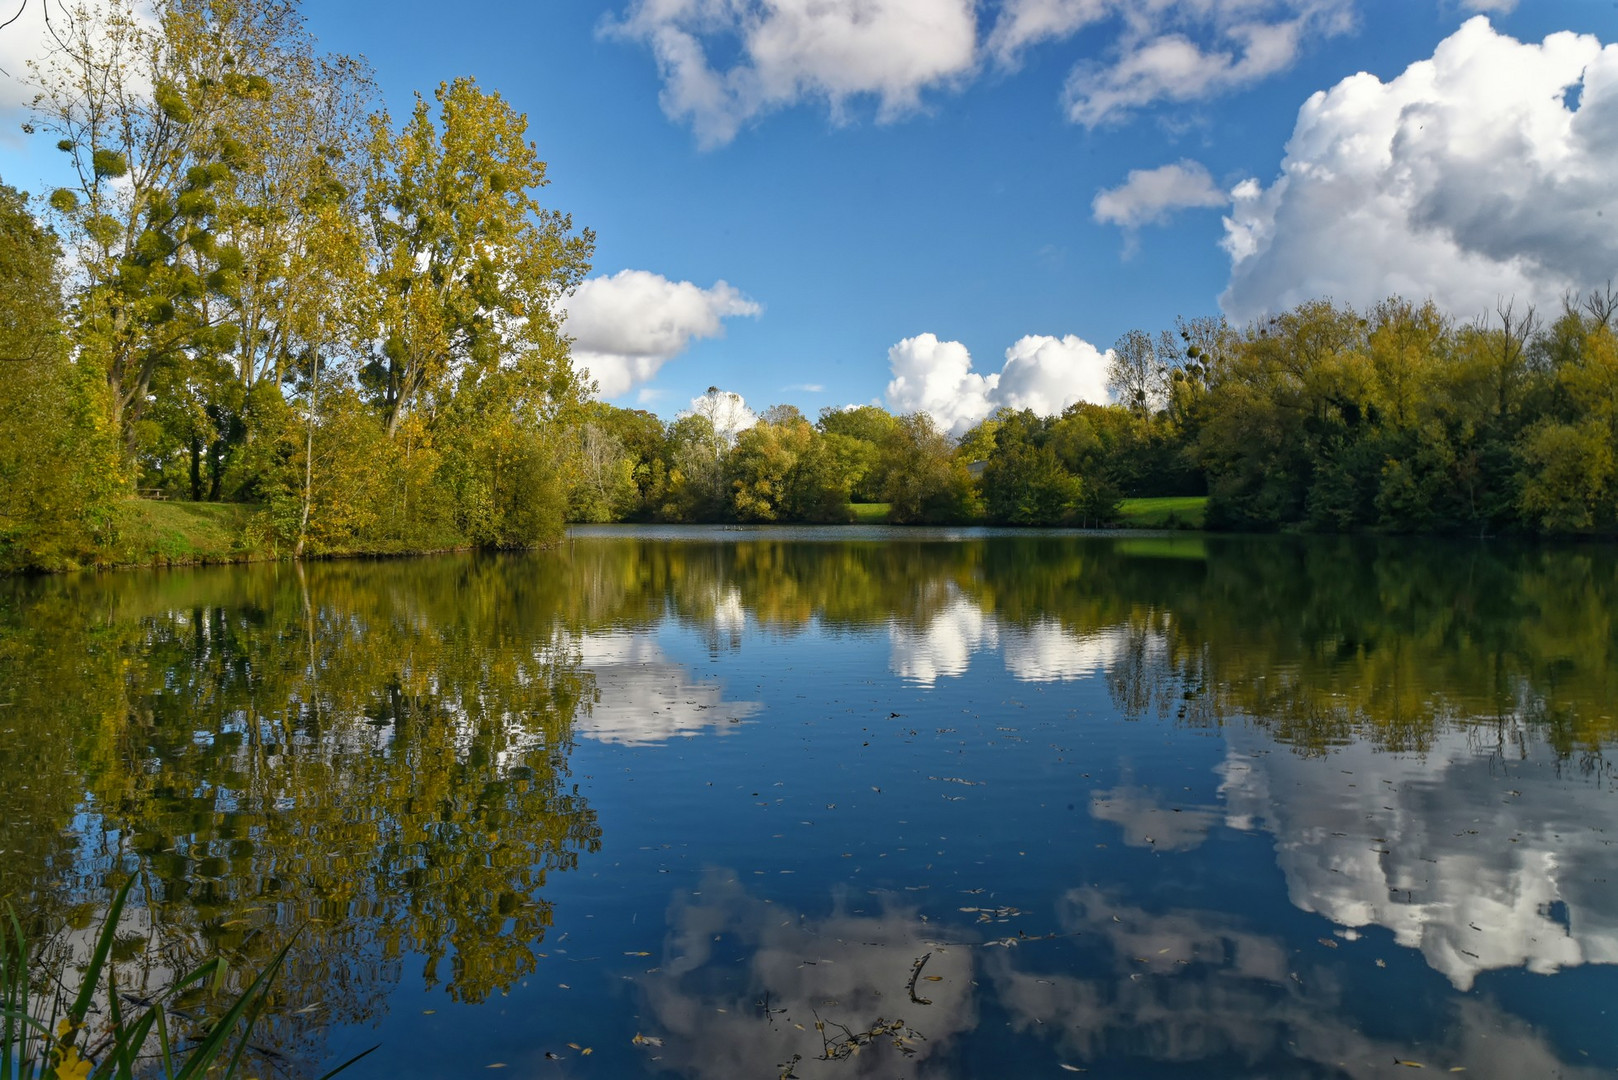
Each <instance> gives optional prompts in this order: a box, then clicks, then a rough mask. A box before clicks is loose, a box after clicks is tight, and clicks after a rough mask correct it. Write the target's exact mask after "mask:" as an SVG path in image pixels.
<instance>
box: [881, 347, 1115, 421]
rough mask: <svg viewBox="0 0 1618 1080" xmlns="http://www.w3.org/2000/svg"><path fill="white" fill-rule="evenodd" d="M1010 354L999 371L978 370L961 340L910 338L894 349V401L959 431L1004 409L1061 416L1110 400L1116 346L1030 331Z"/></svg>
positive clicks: (890, 400) (898, 407) (895, 406)
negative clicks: (1109, 374)
mask: <svg viewBox="0 0 1618 1080" xmlns="http://www.w3.org/2000/svg"><path fill="white" fill-rule="evenodd" d="M1005 356H1006V362H1005V365H1004V366H1003V367H1002V368H1001V369H1000V370H999V371H996V372H990V373H989V374H987V375H984V374H981V373H979V372H977V371H974V370H973V368H972V354H971V353H970V352H969V351H968V350H967V348H966V346H965V345H963V344H961V343H960V342H959V341H940V340H939V339H938V336H937V335H936V334H918V335H916V336H915V337H911V338H905V339H904V340H903V341H900V342H899V343H898V344H897V345H894V346H893V347H892V348H891V349H889V350H888V367H889V370H891V371H892V373H893V379H892V381H891V382H889V383H888V390H887V406H888V408H889V409H892V410H893V411H895V412H899V413H912V412H924V413H927V414H928V415H930V416H931V417H932V418H933V420H934V421H936V422H937V424H938V425H939V427H941V428H944V429H945V430H947V431H949V432H950V433H951V434H954V435H959V434H961V433H962V432H964V431H966V429H967V428H969V427H971V426H972V425H973V424H975V423H977V422H978V421H979V420H982V419H983V418H984V417H986V416H988V415H989V414H990V413H992V412H994V411H995V410H996V409H998V408H1001V407H1002V406H1004V407H1008V408H1012V409H1032V410H1033V411H1034V412H1035V413H1037V414H1038V415H1040V416H1054V415H1056V414H1057V413H1060V412H1061V411H1062V410H1063V409H1065V408H1067V407H1068V406H1069V405H1073V404H1076V403H1078V402H1080V401H1093V402H1097V403H1101V402H1105V401H1106V400H1107V364H1108V361H1109V360H1110V358H1111V351H1110V350H1109V351H1108V352H1101V351H1100V350H1098V349H1097V348H1096V347H1095V346H1094V345H1091V344H1090V343H1089V342H1088V341H1085V340H1084V339H1082V338H1080V337H1078V336H1076V335H1073V334H1068V335H1067V336H1066V337H1060V338H1058V337H1051V336H1049V335H1044V334H1030V335H1028V336H1026V337H1023V338H1019V339H1018V340H1017V342H1016V343H1015V344H1013V345H1012V346H1011V348H1009V349H1007V350H1006V353H1005Z"/></svg>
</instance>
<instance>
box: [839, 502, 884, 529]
mask: <svg viewBox="0 0 1618 1080" xmlns="http://www.w3.org/2000/svg"><path fill="white" fill-rule="evenodd" d="M891 505H892V504H891V503H849V504H848V512H849V513H850V514H852V515H853V517H854V524H856V525H885V524H886V523H887V520H888V508H889V506H891Z"/></svg>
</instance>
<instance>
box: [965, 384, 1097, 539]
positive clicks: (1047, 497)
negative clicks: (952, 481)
mask: <svg viewBox="0 0 1618 1080" xmlns="http://www.w3.org/2000/svg"><path fill="white" fill-rule="evenodd" d="M1050 428H1051V425H1050V424H1049V423H1048V422H1046V421H1042V420H1041V419H1040V418H1038V417H1036V416H1035V415H1034V414H1033V413H1032V412H1028V411H1026V410H1024V411H1023V412H1017V413H1009V414H1006V415H1004V416H1002V417H1000V419H999V422H998V424H997V425H996V429H995V433H994V449H993V450H992V451H991V452H990V454H989V460H988V464H987V466H986V467H985V468H984V470H983V477H982V483H983V502H984V506H985V508H986V510H987V512H988V516H989V520H990V521H994V522H997V523H1000V524H1003V525H1064V524H1067V523H1068V522H1069V521H1070V520H1072V519H1073V517H1074V516H1075V514H1076V513H1077V511H1078V509H1079V503H1080V500H1081V499H1082V498H1083V495H1084V489H1083V485H1082V484H1081V483H1080V482H1079V479H1078V478H1077V477H1076V476H1074V475H1073V474H1072V473H1070V472H1069V471H1068V470H1067V469H1065V468H1064V467H1063V466H1062V463H1061V462H1060V461H1059V460H1058V459H1057V457H1056V451H1055V449H1054V448H1053V447H1052V446H1051V445H1050Z"/></svg>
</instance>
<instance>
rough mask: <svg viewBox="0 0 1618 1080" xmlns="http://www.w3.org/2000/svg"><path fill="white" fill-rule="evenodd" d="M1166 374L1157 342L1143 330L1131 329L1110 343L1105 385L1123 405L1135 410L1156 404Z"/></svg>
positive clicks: (1146, 409)
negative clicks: (1110, 353) (1110, 348)
mask: <svg viewBox="0 0 1618 1080" xmlns="http://www.w3.org/2000/svg"><path fill="white" fill-rule="evenodd" d="M1167 383H1168V374H1167V371H1166V370H1165V369H1164V365H1163V363H1162V358H1161V357H1160V356H1159V355H1158V347H1157V343H1156V342H1154V341H1153V340H1152V335H1150V334H1148V333H1147V332H1146V331H1144V330H1130V331H1128V332H1126V333H1125V334H1124V336H1123V337H1121V338H1119V339H1118V340H1117V341H1115V342H1114V343H1113V346H1112V356H1111V358H1110V359H1109V360H1108V361H1107V388H1108V389H1109V390H1111V391H1112V394H1113V398H1114V399H1115V400H1116V401H1117V402H1118V403H1119V404H1121V405H1123V406H1124V407H1126V408H1128V409H1131V410H1133V411H1134V412H1138V413H1150V412H1153V411H1154V410H1156V409H1157V408H1159V407H1160V406H1161V405H1162V403H1163V399H1164V396H1165V394H1164V392H1165V390H1166V388H1167Z"/></svg>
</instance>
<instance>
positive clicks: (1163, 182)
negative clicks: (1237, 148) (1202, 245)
mask: <svg viewBox="0 0 1618 1080" xmlns="http://www.w3.org/2000/svg"><path fill="white" fill-rule="evenodd" d="M1229 203H1230V196H1229V195H1227V194H1226V193H1225V192H1223V191H1221V190H1220V189H1219V188H1218V186H1216V185H1215V184H1214V181H1213V177H1212V176H1209V175H1208V170H1207V169H1206V168H1204V167H1203V165H1202V164H1201V163H1200V162H1196V161H1187V160H1182V161H1179V162H1176V163H1175V164H1173V165H1162V166H1159V167H1158V168H1155V169H1131V170H1130V171H1129V176H1128V177H1127V178H1126V179H1125V180H1124V182H1123V183H1122V184H1120V185H1118V186H1117V187H1115V188H1103V189H1102V190H1100V191H1098V192H1096V197H1095V199H1094V200H1093V201H1092V202H1091V203H1090V209H1091V211H1092V212H1093V213H1094V214H1095V219H1096V220H1097V221H1100V222H1103V223H1110V224H1113V225H1122V226H1123V227H1124V228H1126V229H1135V228H1139V227H1140V226H1142V225H1161V224H1163V223H1164V222H1165V221H1167V220H1168V219H1169V217H1170V215H1172V214H1173V213H1174V211H1176V210H1185V209H1191V208H1194V207H1207V206H1226V205H1228V204H1229Z"/></svg>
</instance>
